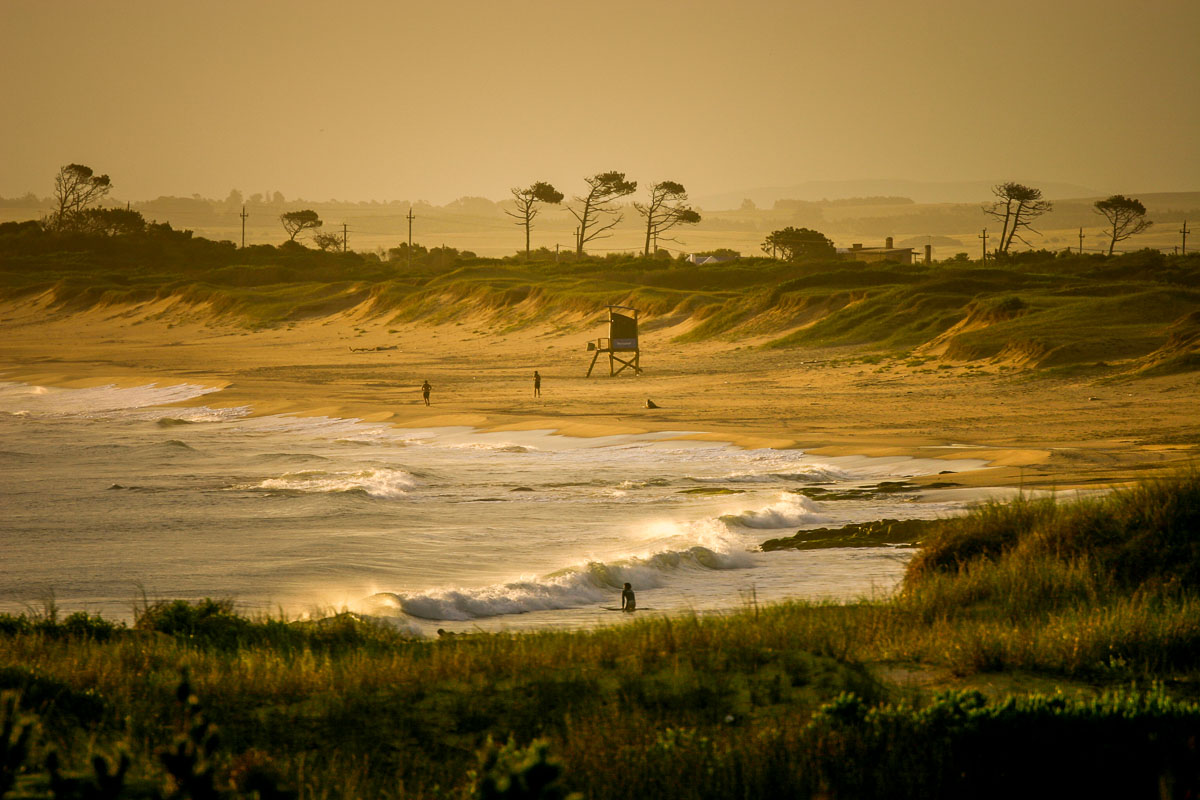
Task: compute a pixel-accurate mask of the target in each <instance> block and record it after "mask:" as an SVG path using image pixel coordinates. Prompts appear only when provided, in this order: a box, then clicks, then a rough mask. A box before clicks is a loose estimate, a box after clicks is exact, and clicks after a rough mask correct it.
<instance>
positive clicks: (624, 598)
mask: <svg viewBox="0 0 1200 800" xmlns="http://www.w3.org/2000/svg"><path fill="white" fill-rule="evenodd" d="M636 609H637V600H636V599H635V598H634V596H633V585H632V584H629V583H627V584H625V591H623V592H621V610H622V611H634V610H636Z"/></svg>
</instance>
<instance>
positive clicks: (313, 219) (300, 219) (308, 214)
mask: <svg viewBox="0 0 1200 800" xmlns="http://www.w3.org/2000/svg"><path fill="white" fill-rule="evenodd" d="M279 221H280V222H282V223H283V229H284V230H285V231H287V235H288V241H289V242H294V241H296V235H297V234H299V233H300V232H301V231H305V230H309V229H315V228H319V227H321V226H322V225H324V224H325V223H323V222H322V221H321V218H320V217H318V216H317V212H315V211H313V210H312V209H309V208H306V209H304V210H303V211H288V212H285V213H283V214H280V215H279Z"/></svg>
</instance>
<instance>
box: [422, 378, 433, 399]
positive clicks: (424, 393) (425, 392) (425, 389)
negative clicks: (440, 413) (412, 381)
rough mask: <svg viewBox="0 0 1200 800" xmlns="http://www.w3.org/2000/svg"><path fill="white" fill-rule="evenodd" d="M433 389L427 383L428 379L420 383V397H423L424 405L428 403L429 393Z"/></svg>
mask: <svg viewBox="0 0 1200 800" xmlns="http://www.w3.org/2000/svg"><path fill="white" fill-rule="evenodd" d="M431 391H433V387H432V386H430V385H429V381H425V382H424V383H422V384H421V397H423V398H425V405H429V393H430V392H431Z"/></svg>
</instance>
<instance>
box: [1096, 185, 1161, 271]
mask: <svg viewBox="0 0 1200 800" xmlns="http://www.w3.org/2000/svg"><path fill="white" fill-rule="evenodd" d="M1095 205H1096V208H1095V211H1096V213H1097V214H1100V215H1102V216H1103V217H1104V218H1105V219H1107V220H1108V224H1109V225H1111V226H1112V230H1111V231H1110V233H1111V234H1112V238H1111V239H1110V240H1109V242H1108V254H1109V255H1110V256H1111V255H1112V254H1113V248H1114V247H1116V246H1117V242H1121V241H1124V240H1126V239H1128V238H1129V237H1130V236H1133V235H1135V234H1138V233H1141V232H1142V231H1144V230H1146V228H1149V227H1150V226H1151V225H1153V224H1154V223H1153V222H1151V221H1150V220H1148V219H1146V207H1145V206H1144V205H1142V201H1141V200H1136V199H1134V198H1132V197H1126V196H1125V195H1123V194H1114V195H1113V196H1112V197H1110V198H1108V199H1107V200H1097V201H1096V203H1095Z"/></svg>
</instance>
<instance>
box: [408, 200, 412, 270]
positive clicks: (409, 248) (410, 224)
mask: <svg viewBox="0 0 1200 800" xmlns="http://www.w3.org/2000/svg"><path fill="white" fill-rule="evenodd" d="M412 221H413V213H412V206H409V207H408V268H409V269H412Z"/></svg>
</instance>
